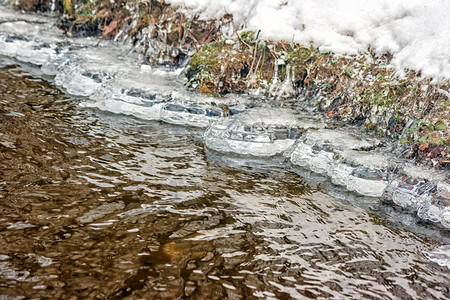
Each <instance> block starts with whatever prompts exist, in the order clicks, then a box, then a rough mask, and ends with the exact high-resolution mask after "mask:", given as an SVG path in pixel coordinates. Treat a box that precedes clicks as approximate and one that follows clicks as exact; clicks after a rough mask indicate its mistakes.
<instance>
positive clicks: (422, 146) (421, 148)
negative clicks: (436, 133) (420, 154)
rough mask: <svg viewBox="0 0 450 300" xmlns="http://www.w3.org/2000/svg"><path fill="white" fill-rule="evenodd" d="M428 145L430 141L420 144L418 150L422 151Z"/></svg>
mask: <svg viewBox="0 0 450 300" xmlns="http://www.w3.org/2000/svg"><path fill="white" fill-rule="evenodd" d="M428 146H430V142H427V143H425V144H422V145H420V147H419V151H424V150H425V149H427V148H428Z"/></svg>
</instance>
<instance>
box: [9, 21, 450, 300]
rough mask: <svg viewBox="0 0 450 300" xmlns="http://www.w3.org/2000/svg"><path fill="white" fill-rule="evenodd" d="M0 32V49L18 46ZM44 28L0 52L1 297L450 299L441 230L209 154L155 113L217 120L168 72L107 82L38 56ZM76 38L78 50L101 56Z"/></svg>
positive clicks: (318, 185)
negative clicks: (191, 101) (189, 100)
mask: <svg viewBox="0 0 450 300" xmlns="http://www.w3.org/2000/svg"><path fill="white" fill-rule="evenodd" d="M5 18H6V19H8V18H10V19H13V17H8V16H6V17H5ZM14 18H15V17H14ZM29 18H31V19H32V18H33V17H29ZM36 18H37V17H36ZM14 22H15V23H18V22H19V23H20V22H22V23H20V24H19V25H21V26H24V27H26V26H29V25H30V24H32V26H31V27H32V28H37V26H38V25H36V24H34V23H32V22H31V21H30V20H29V21H28V22H23V21H14ZM30 22H31V23H30ZM7 23H8V22H6V23H4V24H3V25H4V26H6V25H5V24H7ZM46 24H47V25H48V24H50V23H46ZM44 25H45V24H44ZM44 25H42V26H44ZM47 25H45V26H47ZM0 26H1V24H0ZM39 26H40V25H39ZM49 26H50V25H49ZM14 28H16V27H14ZM17 28H20V27H17ZM17 28H16V29H17ZM49 31H50V33H51V30H49ZM1 37H2V38H3V40H2V41H0V42H1V43H0V45H2V46H1V47H0V50H1V51H3V52H2V53H6V52H8V51H12V52H11V53H13V52H14V51H16V52H17V51H18V50H17V49H18V48H17V49H14V48H13V46H14V45H16V46H17V45H18V44H17V43H19V42H20V41H23V42H24V43H25V42H26V41H25V40H23V39H22V40H21V37H20V36H19V35H17V36H16V35H13V34H11V32H9V33H8V34H7V35H3V36H1ZM48 38H49V39H50V41H49V44H48V45H42V44H40V45H41V47H40V48H39V47H37V46H36V45H35V46H36V47H35V49H34V50H35V51H41V50H42V56H38V55H36V53H35V52H23V53H33V56H30V57H29V58H32V59H31V60H32V61H30V60H27V59H26V57H25V56H22V57H17V56H14V57H15V58H14V59H13V58H11V57H7V56H0V299H28V298H33V299H36V298H37V299H48V298H50V299H58V298H62V299H97V298H98V299H181V298H193V299H258V298H261V299H291V298H293V299H323V298H334V299H448V298H449V297H450V284H449V283H450V273H449V269H448V268H447V267H446V266H445V264H446V263H447V261H448V260H446V257H447V254H448V252H449V251H450V249H448V245H449V244H450V236H449V231H448V229H446V228H444V227H442V226H441V225H440V224H438V223H431V222H428V221H424V220H422V219H420V218H418V217H417V216H415V215H414V214H412V213H411V211H409V210H405V209H402V208H401V207H399V206H396V205H394V204H393V203H392V202H385V201H382V200H381V199H380V198H379V197H362V196H360V195H357V194H356V193H352V192H349V191H348V190H346V189H345V188H344V187H339V186H335V185H333V184H332V183H330V181H329V180H327V179H326V176H325V177H324V176H319V175H317V174H319V173H320V172H318V173H317V174H316V173H315V174H316V175H314V174H313V173H308V172H306V171H305V170H304V169H300V168H297V167H296V166H292V165H290V164H289V160H290V157H288V156H280V155H278V156H274V157H271V158H256V157H253V158H251V157H241V156H238V155H232V154H230V153H221V152H215V151H213V150H211V149H210V150H208V149H207V147H205V144H204V134H205V130H204V129H201V128H195V127H191V126H180V125H174V124H168V123H167V122H166V123H163V122H161V121H159V120H160V119H162V120H163V121H164V120H166V121H171V123H175V124H178V123H177V122H179V123H180V124H181V123H182V124H181V125H201V126H199V127H202V126H203V124H208V122H209V121H210V119H211V120H213V119H214V118H216V119H217V118H219V116H220V114H219V113H218V112H220V110H217V111H215V110H214V109H212V110H206V109H203V110H201V109H199V108H196V107H190V106H189V105H186V101H184V102H182V101H180V102H177V101H178V100H177V99H176V97H177V95H178V96H179V95H180V93H181V92H179V91H178V90H177V88H176V87H177V84H175V82H176V77H177V74H172V75H170V74H169V75H167V71H164V72H163V73H164V74H165V75H164V76H161V77H160V80H159V81H157V82H156V83H155V82H154V81H152V83H151V84H153V86H152V88H153V89H155V86H156V87H159V90H158V91H157V93H156V92H154V90H153V94H146V93H144V92H143V91H142V90H143V89H144V88H146V87H148V85H149V84H150V83H148V82H145V80H147V81H151V80H150V79H152V78H154V76H156V77H157V76H158V73H157V72H159V71H158V70H156V71H155V70H152V74H153V75H150V74H149V76H148V78H147V79H142V78H139V77H140V76H138V75H133V73H132V72H131V71H130V72H131V73H129V74H128V77H127V76H126V75H125V73H122V74H121V75H122V76H115V77H109V76H110V75H109V74H108V73H100V72H99V73H94V72H93V70H94V69H95V68H96V67H98V66H95V65H93V64H89V65H88V64H84V65H83V61H80V60H77V59H78V58H77V57H73V56H72V57H69V56H70V55H69V54H70V53H68V54H67V56H65V55H60V56H58V57H57V58H58V59H62V60H61V61H60V63H61V64H60V65H58V64H57V63H56V62H55V61H53V62H52V64H48V60H47V59H44V58H45V57H44V56H45V55H47V54H48V53H50V52H51V51H54V50H55V49H61V47H62V49H63V50H64V49H66V48H67V49H69V48H70V47H73V46H70V45H65V44H63V41H64V38H62V37H58V38H57V39H56V38H55V39H56V40H53V41H52V40H51V39H52V35H51V34H50V35H49V37H48ZM8 39H9V40H8ZM2 43H3V44H2ZM82 43H84V44H83V45H82V47H81V46H80V49H81V50H80V51H81V52H82V53H83V54H84V55H85V57H88V58H91V59H92V57H94V56H95V55H98V56H101V53H98V51H97V50H98V49H96V48H93V46H92V45H95V43H94V41H90V40H87V41H83V42H82ZM5 45H6V46H5ZM24 45H28V46H29V47H30V49H31V48H32V47H31V46H30V43H28V44H26V43H25V44H24ZM8 47H9V48H8ZM14 47H15V46H14ZM58 47H60V48H58ZM64 47H66V48H64ZM32 50H33V49H32ZM34 50H33V51H34ZM58 51H59V50H58ZM14 53H15V52H14ZM46 53H47V54H46ZM77 53H80V52H77ZM59 54H60V53H59ZM49 55H50V54H49ZM72 55H73V54H72ZM104 55H105V56H108V53H104ZM11 56H13V55H11ZM130 56H131V55H130ZM131 57H132V56H131ZM132 58H133V57H132ZM39 59H42V60H39ZM64 59H67V60H65V61H64ZM123 59H124V61H127V59H130V58H129V57H126V58H123ZM133 59H134V58H133ZM19 61H20V62H19ZM24 61H30V62H31V63H32V64H27V63H24ZM46 63H47V64H46ZM55 65H56V66H58V70H57V72H56V69H55V74H56V73H57V75H56V77H50V78H49V77H48V74H50V73H51V70H52V68H55ZM125 65H126V64H125ZM36 66H37V67H36ZM126 66H127V67H124V68H129V69H126V70H133V66H132V65H131V66H130V65H126ZM82 67H84V68H86V69H87V71H86V70H84V71H83V69H81V68H82ZM103 67H105V65H103ZM116 67H117V66H115V65H113V64H112V63H111V66H106V68H109V69H110V70H111V69H114V68H116ZM89 68H90V69H89ZM75 69H76V70H78V71H79V72H78V73H76V72H73V70H75ZM42 70H46V72H45V74H44V73H42ZM64 70H65V71H64ZM80 70H81V71H80ZM82 71H83V72H84V73H83V72H82ZM161 72H162V71H161ZM77 74H78V75H79V74H84V75H82V76H83V80H78V83H80V85H76V84H75V83H76V82H77V81H76V80H73V78H74V77H73V76H78V75H77ZM64 76H66V77H64ZM133 76H134V77H135V78H134V77H133ZM152 76H153V77H152ZM43 78H44V79H47V81H46V80H44V79H43ZM69 78H72V80H69ZM80 78H81V77H80ZM89 78H90V79H89ZM152 80H153V79H152ZM124 82H127V85H125V84H124ZM54 84H56V85H57V86H58V88H57V87H56V86H55V85H54ZM69 84H70V85H69ZM81 84H85V85H83V86H81ZM131 85H136V87H135V88H134V89H132V88H130V86H131ZM61 90H64V91H67V92H68V93H66V92H62V91H61ZM105 91H107V93H108V95H109V96H108V97H106V96H105V93H106V92H105ZM88 92H89V93H88ZM74 95H77V97H75V96H74ZM186 95H188V94H187V92H183V97H185V98H186V97H187V96H186ZM88 96H89V97H88ZM180 97H181V96H180ZM189 97H191V96H189ZM96 99H97V100H98V99H103V100H101V101H95V100H96ZM136 99H140V100H139V101H137V100H136ZM102 101H103V102H102ZM146 101H147V102H146ZM168 101H171V102H170V105H167V103H166V102H168ZM223 101H229V100H226V99H225V100H223ZM243 101H244V100H243ZM245 101H247V100H245ZM245 101H244V102H245ZM230 102H231V103H228V104H229V105H230V106H231V107H233V105H234V104H236V105H235V107H236V110H238V109H240V108H241V107H240V106H239V105H240V104H239V103H234V104H233V103H232V102H233V101H232V100H230ZM179 103H183V105H186V106H181V104H179ZM177 105H178V106H177ZM163 106H164V107H163ZM180 107H181V108H180ZM183 107H188V108H189V109H187V108H183ZM99 108H100V109H102V110H100V109H99ZM105 108H108V109H105ZM154 108H155V109H154ZM164 108H165V110H164ZM146 109H148V110H146ZM161 109H162V111H161ZM195 109H199V110H195ZM113 112H114V113H113ZM192 112H198V114H196V115H197V116H196V118H191V117H190V115H193V114H192ZM152 113H155V114H156V115H151V114H152ZM160 114H162V116H161V115H160ZM183 114H185V115H186V116H187V117H186V118H184V117H180V116H183ZM149 115H150V116H153V117H151V118H147V119H145V118H144V116H149ZM198 115H200V117H198ZM201 116H204V118H203V119H202V118H201ZM164 118H165V119H164ZM189 118H190V119H189ZM151 119H157V120H151ZM186 120H187V121H186ZM205 120H206V121H205ZM183 122H184V123H183ZM205 122H206V123H205ZM237 123H238V122H237ZM313 123H314V122H313ZM319 123H320V122H319ZM314 124H316V123H314ZM320 126H321V125H320ZM203 127H204V126H203ZM214 128H215V129H217V131H218V132H219V131H220V130H222V129H223V128H227V127H226V126H225V127H220V124H219V125H217V126H216V127H214ZM214 128H213V129H214ZM242 128H244V125H242ZM278 129H280V128H278ZM281 129H282V130H285V129H286V128H284V129H283V128H281ZM281 129H280V130H281ZM327 130H328V129H327ZM317 132H318V133H321V134H322V133H326V132H328V131H317ZM219 133H220V132H219ZM281 133H283V134H285V133H284V131H283V132H281ZM281 133H277V134H278V135H277V140H281V141H284V139H278V138H279V137H280V136H281V135H282V134H281ZM265 136H267V135H265ZM290 136H296V131H295V132H294V131H292V130H290V131H289V133H288V135H287V137H288V138H289V137H290ZM246 137H247V136H246ZM242 139H243V140H245V138H244V137H242ZM236 141H240V140H237V139H236ZM245 141H246V142H247V141H248V140H245ZM288 142H289V141H288ZM289 143H290V142H289ZM211 148H212V147H211ZM311 149H312V147H311ZM314 149H316V148H314ZM314 149H313V150H314ZM313 150H311V151H313ZM295 151H297V152H294V153H297V154H296V155H297V156H295V157H296V159H297V160H298V161H304V159H305V158H304V157H300V154H301V153H303V152H300V151H299V150H298V147H297V148H296V150H295ZM314 151H316V150H314ZM355 151H356V150H355ZM311 153H313V152H311ZM321 153H322V152H321ZM352 153H353V152H352ZM314 155H315V154H314ZM314 159H316V161H317V162H319V161H320V155H317V157H316V156H314ZM308 163H310V161H309V160H308ZM314 166H315V167H317V166H320V164H319V163H318V164H314ZM352 176H353V175H352ZM355 176H356V175H355ZM436 249H437V250H436ZM440 258H441V260H440ZM436 262H439V263H440V264H441V265H442V266H440V265H439V264H438V263H436ZM442 262H443V263H442Z"/></svg>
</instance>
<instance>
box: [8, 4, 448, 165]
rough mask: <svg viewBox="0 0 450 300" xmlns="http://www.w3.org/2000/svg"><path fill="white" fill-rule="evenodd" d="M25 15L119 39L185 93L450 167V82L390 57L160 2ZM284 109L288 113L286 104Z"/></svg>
mask: <svg viewBox="0 0 450 300" xmlns="http://www.w3.org/2000/svg"><path fill="white" fill-rule="evenodd" d="M15 5H16V7H17V8H19V9H25V10H32V11H50V10H54V11H57V12H59V13H60V20H59V22H58V27H60V28H61V29H62V30H64V31H65V32H66V33H67V34H68V35H72V36H92V35H95V36H100V35H101V36H102V38H104V39H114V40H116V41H120V42H123V43H127V44H129V46H130V47H131V48H132V49H133V50H134V51H137V52H139V53H141V54H142V55H144V56H145V58H146V61H147V62H148V63H149V64H151V65H169V66H179V65H184V64H186V63H187V64H188V65H187V67H186V76H187V78H188V82H187V83H186V85H187V87H188V88H190V89H192V90H196V91H198V92H200V93H203V94H211V95H214V96H217V97H222V96H223V95H226V94H228V93H245V94H250V95H254V96H257V97H269V98H272V99H277V100H281V101H280V103H283V101H285V103H289V105H291V106H292V103H294V105H293V106H294V108H300V107H304V106H307V107H308V109H309V110H311V109H313V110H315V111H317V113H319V114H321V115H323V116H324V117H325V119H326V120H327V122H330V123H339V124H347V125H352V126H354V125H356V126H360V127H361V128H362V129H363V130H365V131H367V132H368V133H370V134H372V135H374V136H376V137H378V138H388V139H393V140H395V141H398V142H399V144H400V147H403V148H404V150H403V151H402V152H403V153H405V155H406V156H407V157H411V158H415V159H416V160H418V161H420V162H421V163H424V164H428V165H431V166H433V167H436V168H438V169H448V168H449V165H450V149H449V144H450V135H449V129H448V128H449V121H450V120H449V119H450V118H449V116H450V105H449V101H450V81H449V79H447V80H441V81H439V82H434V81H433V80H432V79H430V78H425V77H423V76H421V74H420V72H415V71H412V70H405V72H404V74H402V76H400V75H399V74H398V72H396V70H395V69H394V68H393V67H392V65H391V62H392V55H390V54H386V55H383V56H379V55H376V54H375V53H374V52H373V51H370V50H369V51H368V52H367V53H365V54H364V55H362V54H360V55H347V56H342V55H336V54H333V53H324V52H321V51H319V50H318V49H317V48H316V47H315V46H314V45H313V44H308V45H300V44H296V43H291V42H284V41H270V40H262V39H260V38H259V35H260V32H259V31H256V32H255V31H242V30H239V29H240V28H235V27H234V26H235V25H234V22H233V17H232V16H231V15H226V16H225V17H223V18H221V19H218V20H213V19H209V20H208V19H206V20H205V19H202V18H201V16H200V15H198V14H192V13H189V12H186V10H185V9H180V8H176V7H173V6H171V5H169V4H166V3H164V2H163V1H162V2H160V1H141V2H137V1H118V2H114V3H110V1H102V0H98V1H88V2H85V1H74V0H64V1H41V0H36V1H17V2H16V4H15ZM286 105H287V104H286Z"/></svg>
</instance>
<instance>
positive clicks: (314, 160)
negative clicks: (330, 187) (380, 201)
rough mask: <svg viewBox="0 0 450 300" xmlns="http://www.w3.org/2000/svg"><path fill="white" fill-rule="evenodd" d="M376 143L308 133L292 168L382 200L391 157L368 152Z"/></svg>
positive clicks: (329, 132) (330, 133) (352, 136)
mask: <svg viewBox="0 0 450 300" xmlns="http://www.w3.org/2000/svg"><path fill="white" fill-rule="evenodd" d="M378 146H380V142H379V141H378V140H376V139H371V138H365V137H362V136H358V135H356V134H352V133H348V132H345V131H336V130H330V129H319V130H313V129H309V130H308V131H307V132H306V133H305V134H304V136H303V137H302V139H301V140H300V141H299V143H298V145H297V146H296V148H295V149H294V151H292V153H291V154H290V160H291V162H292V164H294V165H296V166H300V167H302V168H305V169H308V170H311V171H313V172H315V173H318V174H322V175H324V176H327V177H328V178H330V180H331V182H333V183H334V184H336V185H341V186H344V187H346V188H347V189H348V190H349V191H355V192H356V193H358V194H361V195H364V196H368V197H380V196H381V195H382V194H383V192H384V190H385V188H386V186H387V181H386V180H385V177H386V175H385V172H386V170H387V168H388V167H389V163H388V159H387V157H388V155H386V154H381V153H380V152H376V151H373V150H372V151H369V150H370V149H372V148H376V147H378Z"/></svg>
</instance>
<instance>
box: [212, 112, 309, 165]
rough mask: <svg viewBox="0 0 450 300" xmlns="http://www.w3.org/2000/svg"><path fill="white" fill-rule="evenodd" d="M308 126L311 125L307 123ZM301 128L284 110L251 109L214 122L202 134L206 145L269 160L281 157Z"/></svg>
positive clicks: (296, 117)
mask: <svg viewBox="0 0 450 300" xmlns="http://www.w3.org/2000/svg"><path fill="white" fill-rule="evenodd" d="M306 125H307V126H311V124H310V122H309V121H308V122H306ZM303 131H304V128H303V126H302V121H301V120H300V119H299V118H298V116H297V115H295V114H294V113H292V112H291V111H289V110H285V109H273V108H253V109H249V110H247V111H245V112H243V113H241V114H238V115H234V116H231V117H228V118H223V119H221V120H219V121H217V122H215V123H213V124H212V125H211V126H210V127H209V128H208V130H207V131H206V132H205V146H206V147H207V148H209V149H211V150H214V151H217V152H223V153H235V154H239V155H249V156H260V157H269V156H274V155H278V154H283V153H284V152H285V151H286V150H288V149H289V148H291V147H292V146H293V145H294V144H295V142H296V140H297V139H298V138H299V137H300V136H301V134H302V132H303Z"/></svg>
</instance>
